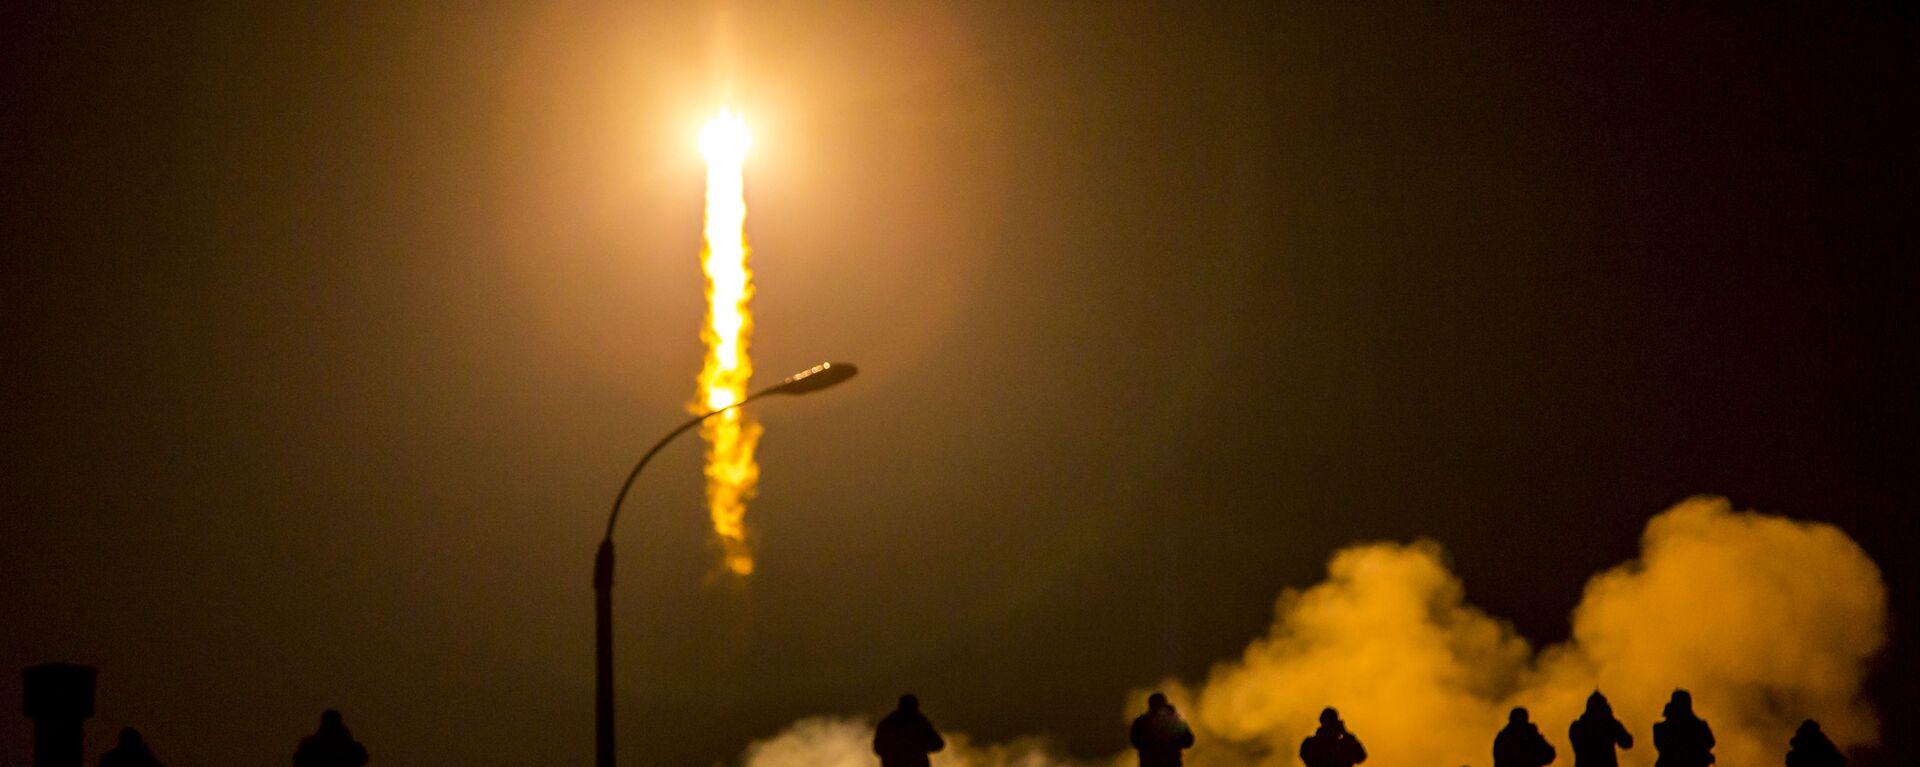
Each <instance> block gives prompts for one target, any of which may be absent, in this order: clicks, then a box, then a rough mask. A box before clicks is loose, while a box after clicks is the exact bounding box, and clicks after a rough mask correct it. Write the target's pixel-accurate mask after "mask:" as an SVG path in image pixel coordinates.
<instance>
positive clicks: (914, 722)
mask: <svg viewBox="0 0 1920 767" xmlns="http://www.w3.org/2000/svg"><path fill="white" fill-rule="evenodd" d="M946 747H947V741H946V740H945V739H943V738H941V737H940V731H939V730H937V729H934V726H933V722H932V721H930V720H928V719H927V717H926V716H925V715H923V714H921V713H920V699H919V698H916V697H914V696H912V695H902V696H900V707H899V708H896V709H894V710H893V713H891V714H888V715H887V717H886V718H885V719H882V720H880V724H879V726H877V727H875V728H873V753H875V754H878V755H879V756H880V767H927V764H928V760H927V755H928V754H931V753H934V752H936V751H939V750H940V749H943V748H946Z"/></svg>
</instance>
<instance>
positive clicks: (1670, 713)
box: [1653, 690, 1713, 767]
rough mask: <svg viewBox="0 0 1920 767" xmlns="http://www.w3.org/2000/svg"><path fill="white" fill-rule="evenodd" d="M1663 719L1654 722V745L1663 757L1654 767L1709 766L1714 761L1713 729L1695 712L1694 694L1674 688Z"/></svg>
mask: <svg viewBox="0 0 1920 767" xmlns="http://www.w3.org/2000/svg"><path fill="white" fill-rule="evenodd" d="M1662 713H1664V714H1665V715H1666V719H1665V720H1664V721H1660V722H1656V723H1654V725H1653V748H1654V750H1655V751H1658V752H1660V756H1659V757H1658V758H1656V759H1654V761H1653V767H1707V765H1709V764H1713V728H1711V727H1708V726H1707V722H1706V720H1704V719H1701V718H1700V717H1698V716H1694V714H1693V693H1690V692H1687V691H1686V690H1674V691H1673V697H1672V698H1671V699H1669V700H1668V701H1667V707H1666V709H1665V710H1664V711H1663V712H1662Z"/></svg>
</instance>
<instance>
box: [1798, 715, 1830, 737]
mask: <svg viewBox="0 0 1920 767" xmlns="http://www.w3.org/2000/svg"><path fill="white" fill-rule="evenodd" d="M1795 734H1797V735H1825V734H1826V733H1823V732H1821V731H1820V723H1819V722H1816V721H1813V720H1812V719H1808V720H1807V721H1804V722H1801V723H1800V729H1799V730H1796V731H1795Z"/></svg>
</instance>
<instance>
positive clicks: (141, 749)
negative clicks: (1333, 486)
mask: <svg viewBox="0 0 1920 767" xmlns="http://www.w3.org/2000/svg"><path fill="white" fill-rule="evenodd" d="M100 767H161V765H160V760H159V759H155V758H153V751H152V750H151V749H149V748H147V742H146V741H145V740H143V739H141V737H140V731H139V730H136V729H133V728H132V727H122V728H120V745H117V746H114V747H113V750H112V751H108V752H106V753H104V754H101V755H100Z"/></svg>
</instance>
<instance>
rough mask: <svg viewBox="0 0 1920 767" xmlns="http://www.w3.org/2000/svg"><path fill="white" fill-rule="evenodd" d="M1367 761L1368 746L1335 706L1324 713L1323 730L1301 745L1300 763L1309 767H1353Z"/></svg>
mask: <svg viewBox="0 0 1920 767" xmlns="http://www.w3.org/2000/svg"><path fill="white" fill-rule="evenodd" d="M1366 760H1367V749H1366V747H1364V746H1362V745H1360V739H1359V738H1357V737H1354V734H1353V733H1351V732H1348V731H1347V723H1346V722H1343V721H1341V720H1340V712H1339V711H1336V710H1334V709H1333V707H1331V706H1329V707H1327V708H1326V709H1325V710H1323V711H1321V712H1320V729H1318V730H1315V731H1314V732H1313V734H1312V735H1310V736H1308V737H1307V739H1306V740H1303V741H1301V742H1300V761H1301V762H1304V763H1306V765H1307V767H1353V765H1356V764H1359V763H1361V762H1364V761H1366Z"/></svg>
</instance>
